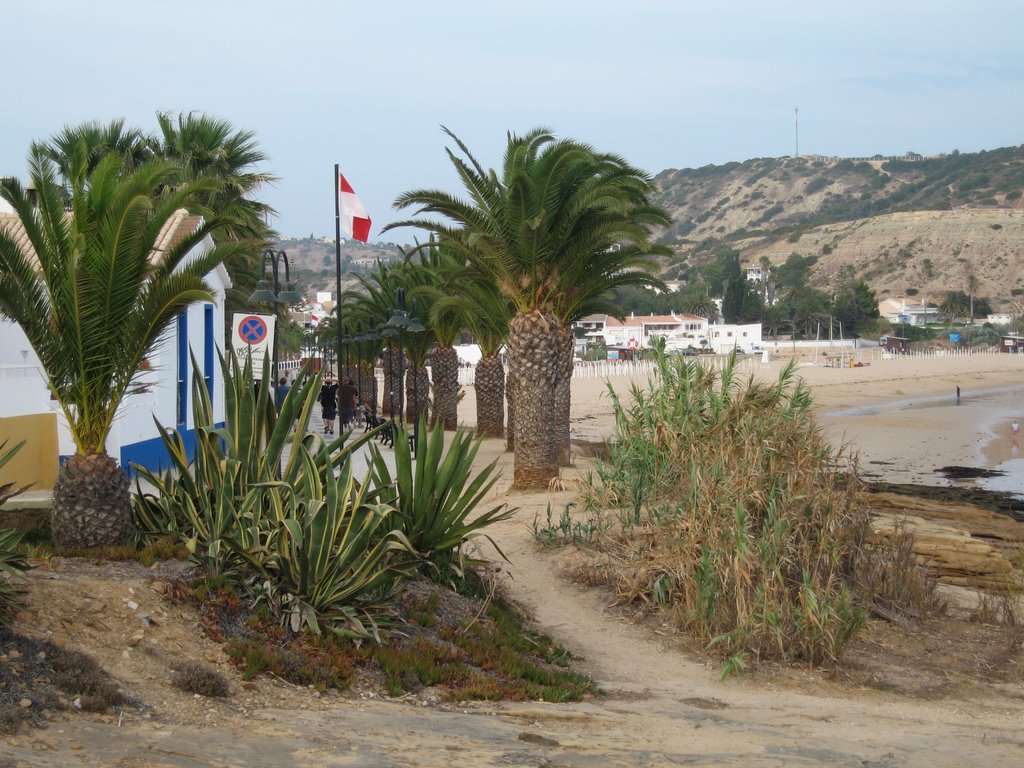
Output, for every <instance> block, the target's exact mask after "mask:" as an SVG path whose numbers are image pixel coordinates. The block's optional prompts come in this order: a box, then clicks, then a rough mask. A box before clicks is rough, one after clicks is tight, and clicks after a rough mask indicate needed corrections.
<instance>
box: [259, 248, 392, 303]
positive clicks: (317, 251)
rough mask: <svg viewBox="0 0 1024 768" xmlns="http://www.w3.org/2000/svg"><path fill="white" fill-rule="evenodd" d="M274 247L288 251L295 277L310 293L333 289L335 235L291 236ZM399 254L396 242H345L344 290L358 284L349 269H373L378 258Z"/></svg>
mask: <svg viewBox="0 0 1024 768" xmlns="http://www.w3.org/2000/svg"><path fill="white" fill-rule="evenodd" d="M274 248H276V249H280V250H284V252H285V253H287V254H288V263H289V264H290V266H291V274H292V278H293V279H294V280H296V281H297V282H298V283H299V284H300V285H301V286H302V288H303V289H304V291H305V293H306V295H307V296H314V295H315V294H316V292H317V291H329V292H331V293H332V294H333V293H334V290H335V280H336V267H335V245H334V239H333V238H327V239H326V240H324V239H322V238H313V237H306V238H296V237H289V238H284V239H282V240H280V241H279V242H277V243H275V244H274ZM398 257H399V249H398V246H397V245H395V244H394V243H360V242H359V241H357V240H348V241H346V242H344V243H342V245H341V272H342V290H347V289H349V288H352V287H354V286H355V280H353V279H352V278H351V277H350V276H349V273H351V272H356V273H359V272H365V271H366V270H367V269H372V268H373V265H374V263H375V262H376V260H377V259H380V260H381V261H385V262H387V261H393V260H394V259H396V258H398ZM282 279H283V278H282Z"/></svg>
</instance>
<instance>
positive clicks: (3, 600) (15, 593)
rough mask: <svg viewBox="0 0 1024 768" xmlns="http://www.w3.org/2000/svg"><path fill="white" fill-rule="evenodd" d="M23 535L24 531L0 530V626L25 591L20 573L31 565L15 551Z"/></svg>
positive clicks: (3, 624) (9, 615)
mask: <svg viewBox="0 0 1024 768" xmlns="http://www.w3.org/2000/svg"><path fill="white" fill-rule="evenodd" d="M24 535H25V532H24V531H15V530H12V529H7V530H3V531H0V627H2V626H5V625H6V624H7V620H8V619H9V618H10V617H11V614H13V613H14V609H15V607H16V606H17V605H18V602H19V601H20V599H21V596H22V595H23V594H24V592H25V581H24V578H25V577H24V576H23V575H22V574H23V572H24V571H27V570H28V569H29V568H31V566H30V565H29V564H28V562H27V561H26V560H25V556H24V555H23V554H21V553H20V552H17V551H16V549H17V547H18V544H20V543H21V538H22V536H24Z"/></svg>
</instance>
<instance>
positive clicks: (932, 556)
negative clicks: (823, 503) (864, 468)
mask: <svg viewBox="0 0 1024 768" xmlns="http://www.w3.org/2000/svg"><path fill="white" fill-rule="evenodd" d="M871 505H872V511H873V513H874V515H873V519H872V525H871V528H872V537H873V539H874V540H876V541H878V540H880V539H883V538H891V537H894V536H896V535H898V534H899V533H900V532H904V533H909V534H911V535H913V537H914V545H913V546H914V554H915V556H916V558H917V561H918V563H919V564H921V565H922V566H924V567H926V568H927V569H928V570H929V571H930V572H931V573H933V574H934V575H935V576H936V577H937V578H938V580H939V581H940V582H943V583H946V584H955V585H958V586H967V587H972V588H975V589H985V590H995V591H1004V590H1006V588H1007V587H1009V586H1011V585H1013V584H1014V581H1015V579H1019V573H1015V571H1014V563H1015V562H1019V560H1020V557H1021V551H1022V548H1024V525H1022V524H1021V523H1019V522H1016V521H1015V520H1013V519H1012V518H1010V517H1007V516H1004V515H1000V514H998V513H994V512H990V511H988V510H986V509H983V508H981V507H978V506H974V505H971V504H958V503H950V502H943V501H936V500H930V499H918V498H915V497H912V496H903V495H900V494H894V493H880V494H872V496H871Z"/></svg>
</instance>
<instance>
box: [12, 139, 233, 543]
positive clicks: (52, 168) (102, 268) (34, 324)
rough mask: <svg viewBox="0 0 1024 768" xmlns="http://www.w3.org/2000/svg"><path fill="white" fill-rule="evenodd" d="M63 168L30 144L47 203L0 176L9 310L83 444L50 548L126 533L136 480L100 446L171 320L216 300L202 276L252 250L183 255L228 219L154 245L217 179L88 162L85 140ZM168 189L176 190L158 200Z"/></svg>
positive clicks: (61, 484) (63, 489) (61, 490)
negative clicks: (16, 226) (15, 225)
mask: <svg viewBox="0 0 1024 768" xmlns="http://www.w3.org/2000/svg"><path fill="white" fill-rule="evenodd" d="M67 168H68V176H67V178H66V179H62V178H61V175H60V173H59V172H58V168H57V166H56V164H55V163H54V162H53V161H52V160H51V159H50V158H49V157H48V156H47V153H46V152H45V150H43V149H42V148H41V147H38V146H36V147H33V149H32V151H31V154H30V177H31V182H32V186H33V187H34V188H35V190H36V195H37V198H38V207H36V206H35V205H33V203H32V201H31V199H30V197H29V195H28V193H27V192H26V190H25V189H24V188H23V187H22V186H21V185H20V184H19V183H18V182H17V181H16V180H13V179H5V180H3V181H0V196H2V197H3V198H4V199H5V200H6V201H7V202H8V203H9V204H10V205H11V206H12V207H13V209H14V211H15V214H16V216H17V218H18V220H19V222H20V228H21V229H22V230H23V233H22V234H17V233H15V232H13V231H11V230H8V229H4V230H3V231H0V315H3V316H5V317H7V318H10V319H11V320H13V321H14V322H16V323H18V325H20V326H21V329H22V331H23V332H24V333H25V335H26V337H28V341H29V343H30V344H31V345H32V348H33V349H34V350H35V353H36V355H37V356H38V358H39V361H40V364H41V365H42V367H43V370H44V371H45V373H46V377H47V380H48V384H49V386H50V389H51V391H52V392H53V395H54V397H55V398H56V400H57V403H58V404H59V406H60V408H61V411H62V412H63V414H64V417H65V418H66V419H67V423H68V427H69V429H70V432H71V437H72V439H73V440H74V443H75V454H74V456H72V457H71V458H70V459H69V460H68V461H66V462H65V463H64V464H63V465H62V466H61V468H60V472H59V475H58V478H57V484H56V486H55V489H54V504H53V516H52V527H53V538H54V542H55V543H57V544H58V545H61V546H66V547H88V546H96V545H101V544H115V543H119V542H123V541H124V540H125V539H126V538H127V537H128V535H129V534H130V532H131V522H130V517H129V496H128V481H127V477H126V476H125V474H124V473H123V472H122V470H121V469H120V468H119V467H118V466H117V462H116V461H115V460H114V459H113V457H111V456H110V455H109V454H108V453H107V452H106V446H105V444H106V439H107V435H108V434H109V432H110V427H111V423H112V422H113V420H114V417H115V415H116V413H117V411H118V407H119V406H120V404H121V401H122V399H123V398H124V395H125V392H126V391H127V390H128V388H129V387H130V385H131V383H132V380H133V378H134V377H135V376H136V374H137V372H138V371H139V370H140V366H141V364H142V361H143V359H144V358H145V357H146V356H147V355H148V354H149V353H150V352H151V351H152V350H153V348H154V347H155V346H156V344H157V343H158V341H159V340H160V337H161V335H162V334H163V332H164V330H165V329H166V328H167V327H168V325H169V324H170V323H171V322H172V321H173V320H174V319H175V317H176V316H177V315H178V314H179V313H180V312H182V311H183V310H184V309H185V308H186V307H187V306H188V305H189V304H191V303H193V302H195V301H210V300H212V298H213V294H212V291H211V289H210V287H209V285H208V284H207V283H206V282H205V280H204V276H205V275H206V274H207V273H209V272H210V271H211V270H212V269H213V268H214V267H215V266H216V265H217V264H218V263H220V262H221V261H222V260H223V259H224V258H226V257H227V256H229V255H231V254H232V253H235V252H237V251H239V250H241V248H242V247H243V244H235V245H232V246H230V247H224V246H220V247H215V248H213V249H212V250H211V251H209V252H207V253H205V254H202V255H200V256H198V257H195V258H193V259H191V260H190V261H186V256H188V255H189V253H190V251H192V249H193V247H194V246H196V245H197V244H199V243H200V242H201V241H202V240H203V238H205V237H206V236H207V235H208V234H210V233H213V232H215V231H216V230H217V229H218V227H219V226H220V222H219V221H218V220H216V219H213V218H211V219H209V220H207V221H206V222H205V223H203V224H201V225H200V226H199V227H197V228H196V230H195V231H193V232H191V233H190V234H188V235H187V236H185V237H183V238H181V239H180V240H177V241H176V242H174V243H173V244H172V245H171V246H170V247H169V248H166V249H164V250H161V251H156V250H155V246H156V245H157V243H158V241H159V240H160V238H161V233H162V230H164V228H165V225H167V224H168V221H169V220H170V219H171V218H172V217H173V216H174V215H175V213H176V212H177V211H178V210H179V209H181V208H187V207H189V206H190V205H191V204H193V203H194V202H196V201H197V199H198V198H200V197H201V196H203V195H205V194H208V193H209V191H210V189H211V188H212V187H213V184H212V183H209V182H192V183H179V181H180V175H179V171H178V168H177V166H175V165H174V164H173V163H168V162H165V161H161V160H154V161H148V162H144V163H142V164H141V165H139V166H138V167H137V168H134V169H132V168H126V167H125V165H124V164H123V162H122V161H121V158H119V157H118V156H117V155H116V154H108V155H107V156H105V157H104V158H102V159H101V160H100V161H99V162H98V163H95V165H93V164H92V163H91V162H90V157H89V153H88V151H87V149H86V147H85V145H84V143H81V144H78V145H76V146H75V147H73V148H72V151H71V153H70V163H69V164H68V166H67ZM90 168H92V170H91V172H90ZM171 185H173V186H174V187H175V191H174V192H173V193H170V194H162V193H163V191H164V190H166V189H167V188H168V187H169V186H171ZM67 190H70V197H68V195H67ZM69 200H70V209H68V207H67V206H66V203H67V202H68V201H69Z"/></svg>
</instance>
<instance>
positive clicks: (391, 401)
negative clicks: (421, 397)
mask: <svg viewBox="0 0 1024 768" xmlns="http://www.w3.org/2000/svg"><path fill="white" fill-rule="evenodd" d="M402 267H403V263H401V262H400V263H398V264H390V263H389V264H385V263H384V262H382V261H380V260H379V259H378V260H377V263H376V265H375V267H374V269H373V270H372V271H370V272H367V273H366V274H355V275H354V277H355V278H356V281H357V282H358V284H359V285H358V287H357V288H355V289H353V290H349V291H346V292H345V293H344V294H343V295H342V300H341V302H340V303H339V309H340V310H341V311H342V313H343V315H344V318H345V320H344V322H345V323H346V324H349V326H351V325H352V324H353V323H364V324H365V325H366V328H367V330H368V331H374V332H376V333H377V334H380V332H381V331H382V330H383V329H384V326H385V324H386V323H387V322H388V320H389V319H390V318H391V313H392V312H393V311H394V310H395V308H396V306H397V292H398V289H399V288H404V287H405V283H404V282H403V280H402V278H401V276H400V270H401V268H402ZM372 348H373V349H375V350H376V349H379V350H380V362H381V369H382V370H383V371H384V392H383V400H382V402H381V412H382V413H383V414H384V415H385V416H389V415H392V414H393V413H396V412H397V411H398V405H399V396H400V393H401V391H402V386H403V384H404V376H401V375H400V374H401V372H403V371H404V370H405V354H404V352H403V350H402V348H401V346H400V345H399V344H398V339H397V338H392V339H384V338H383V337H382V338H381V340H380V346H378V345H377V344H373V345H372Z"/></svg>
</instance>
